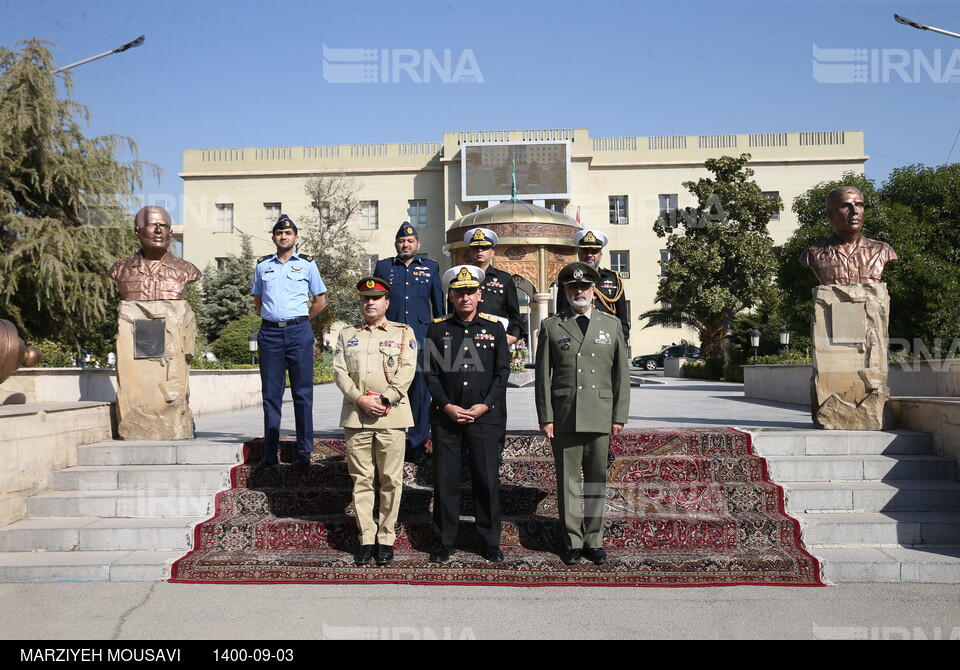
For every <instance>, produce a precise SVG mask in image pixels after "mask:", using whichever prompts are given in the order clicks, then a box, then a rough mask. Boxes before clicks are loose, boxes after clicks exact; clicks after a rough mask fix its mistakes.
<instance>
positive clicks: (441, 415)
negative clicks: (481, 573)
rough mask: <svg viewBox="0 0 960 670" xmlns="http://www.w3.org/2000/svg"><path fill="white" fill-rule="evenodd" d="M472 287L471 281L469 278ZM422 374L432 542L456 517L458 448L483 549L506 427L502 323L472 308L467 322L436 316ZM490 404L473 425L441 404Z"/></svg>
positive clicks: (495, 509)
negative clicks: (427, 402)
mask: <svg viewBox="0 0 960 670" xmlns="http://www.w3.org/2000/svg"><path fill="white" fill-rule="evenodd" d="M474 285H475V284H474ZM424 374H425V375H426V378H427V386H428V388H429V389H430V395H431V398H432V403H431V406H430V421H431V424H432V427H433V460H434V506H433V524H434V533H435V535H436V539H437V542H438V544H441V545H447V546H452V545H453V544H454V542H455V541H456V537H457V531H458V529H459V523H460V473H461V467H462V458H461V449H464V448H465V449H466V450H467V462H468V463H469V466H470V472H471V479H472V482H473V497H474V505H475V507H476V524H477V530H478V531H479V533H480V536H481V537H482V538H483V541H484V542H485V543H486V545H487V546H488V547H490V546H497V545H499V543H500V500H499V491H500V475H499V464H498V457H499V455H500V440H501V437H502V435H503V433H504V431H505V430H506V421H507V411H506V405H505V403H506V390H507V379H508V377H509V376H510V350H509V347H508V346H507V338H506V333H505V332H504V329H503V324H502V323H500V321H499V320H498V319H496V318H495V317H492V316H489V315H486V314H478V315H477V317H476V318H475V319H474V320H473V321H461V320H460V319H459V318H457V317H456V316H455V315H447V316H445V317H443V318H441V319H437V320H435V322H434V323H433V324H431V325H430V328H429V330H428V331H427V342H426V351H425V352H424ZM450 403H452V404H454V405H458V406H460V407H463V408H470V407H472V406H473V405H476V404H478V403H483V404H485V405H487V406H488V407H489V408H490V411H488V412H487V413H486V414H483V415H482V416H480V417H478V418H477V419H476V421H475V422H474V423H469V424H458V423H456V422H455V421H453V420H452V419H451V418H450V417H449V416H448V415H447V414H446V412H444V411H443V407H444V406H446V405H447V404H450Z"/></svg>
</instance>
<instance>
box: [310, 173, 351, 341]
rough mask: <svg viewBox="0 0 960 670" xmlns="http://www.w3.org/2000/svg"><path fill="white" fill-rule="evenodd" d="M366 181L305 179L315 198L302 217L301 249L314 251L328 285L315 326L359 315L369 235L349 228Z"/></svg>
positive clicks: (320, 327)
mask: <svg viewBox="0 0 960 670" xmlns="http://www.w3.org/2000/svg"><path fill="white" fill-rule="evenodd" d="M361 188H362V184H360V183H359V182H357V181H356V179H354V178H352V177H349V176H346V175H344V174H334V175H325V176H320V177H311V178H310V179H307V181H306V183H305V184H304V191H305V192H306V194H307V196H308V197H309V199H310V208H309V210H308V212H307V214H306V216H304V217H302V218H301V220H300V222H298V228H299V231H300V232H299V235H298V237H299V238H300V249H301V250H303V251H306V252H307V253H310V254H313V256H314V260H316V262H317V267H318V268H319V269H320V276H321V277H322V278H323V283H324V285H325V286H326V287H327V307H326V309H324V310H323V312H321V313H320V316H319V317H318V318H317V323H316V325H315V326H314V329H315V330H318V331H319V332H320V333H327V332H329V330H330V327H331V325H332V324H333V323H334V322H336V321H347V322H351V321H355V320H356V319H357V318H358V316H359V311H358V310H359V307H358V306H359V301H358V299H357V292H356V285H357V282H358V281H360V278H361V277H362V276H363V275H364V274H365V272H366V270H365V265H364V263H365V260H366V258H367V252H366V249H365V244H366V242H367V240H366V238H365V237H363V236H361V235H358V234H357V233H355V232H354V231H353V230H352V229H351V228H350V221H351V219H353V218H354V215H355V214H356V213H357V211H358V210H359V209H360V201H359V200H358V199H357V193H358V192H359V190H360V189H361Z"/></svg>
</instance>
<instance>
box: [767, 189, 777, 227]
mask: <svg viewBox="0 0 960 670" xmlns="http://www.w3.org/2000/svg"><path fill="white" fill-rule="evenodd" d="M763 194H764V195H765V196H767V197H768V198H770V199H771V200H773V199H774V198H779V197H780V191H764V192H763ZM770 220H771V221H779V220H780V210H779V209H778V210H777V211H775V212H774V213H773V214H772V215H771V216H770Z"/></svg>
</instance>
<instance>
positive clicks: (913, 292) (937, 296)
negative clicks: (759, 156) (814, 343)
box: [777, 164, 960, 353]
mask: <svg viewBox="0 0 960 670" xmlns="http://www.w3.org/2000/svg"><path fill="white" fill-rule="evenodd" d="M844 185H850V186H856V187H857V188H859V189H860V190H861V191H862V192H863V195H864V202H865V204H866V211H865V213H864V225H863V231H864V235H866V236H867V237H870V238H873V239H878V240H882V241H884V242H887V243H888V244H890V245H891V246H892V247H893V248H894V250H895V251H896V252H897V255H898V256H899V259H898V260H897V261H894V262H893V263H890V265H888V266H887V267H885V268H884V271H883V279H884V281H885V282H886V284H887V290H888V291H889V293H890V330H889V332H890V337H891V338H896V339H902V340H906V341H908V342H910V346H911V348H912V347H913V343H914V341H915V340H920V341H921V342H923V344H924V346H925V347H927V348H928V349H930V350H934V349H936V348H937V347H936V345H937V342H938V341H939V343H940V345H941V347H942V348H943V349H944V351H943V352H942V353H946V350H948V349H949V347H950V343H951V342H952V340H953V338H955V337H956V336H957V334H958V333H960V301H957V299H956V296H958V295H960V231H958V229H957V225H956V222H957V220H960V164H952V165H943V166H940V167H936V168H928V167H924V166H922V165H910V166H906V167H903V168H898V169H896V170H894V171H893V172H892V173H891V174H890V177H889V178H888V180H887V181H886V182H885V183H884V184H883V186H881V188H879V189H876V188H875V187H874V184H873V182H871V181H870V180H868V179H866V178H865V177H864V176H863V175H857V174H853V173H847V174H845V175H843V177H842V178H841V179H839V180H836V181H830V182H823V183H820V184H817V185H816V186H814V187H812V188H811V189H809V190H808V191H807V192H806V193H804V194H803V195H801V196H800V197H798V198H797V199H796V200H795V201H794V204H793V210H794V212H796V213H797V217H798V219H799V221H800V226H799V227H798V228H797V230H796V231H795V232H794V234H793V236H791V238H790V239H789V240H788V241H787V242H786V243H785V244H784V245H783V248H782V249H780V250H778V254H777V257H778V265H779V274H778V284H779V285H780V287H781V289H782V290H783V293H784V301H783V303H784V306H783V312H784V314H785V315H787V317H788V318H789V320H790V324H791V328H794V327H796V328H804V329H807V328H808V327H809V323H810V318H811V316H812V314H813V304H812V301H811V289H812V288H813V287H815V286H816V285H817V280H816V277H815V276H814V274H813V273H812V272H810V270H809V269H807V268H804V267H802V266H801V265H800V263H799V257H800V254H801V253H803V250H804V249H806V248H807V247H808V246H810V245H811V244H813V243H815V242H818V241H819V240H822V239H825V238H827V237H829V236H830V234H831V233H832V230H831V228H830V223H829V221H828V220H827V218H826V215H825V214H824V201H825V199H826V195H827V193H829V192H830V191H831V190H832V189H833V188H835V187H837V186H844Z"/></svg>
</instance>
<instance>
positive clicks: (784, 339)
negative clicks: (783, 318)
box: [780, 324, 790, 351]
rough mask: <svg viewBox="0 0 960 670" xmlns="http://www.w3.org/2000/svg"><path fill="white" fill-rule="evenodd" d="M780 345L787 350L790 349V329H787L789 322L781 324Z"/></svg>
mask: <svg viewBox="0 0 960 670" xmlns="http://www.w3.org/2000/svg"><path fill="white" fill-rule="evenodd" d="M780 346H781V347H786V349H787V351H789V350H790V331H789V330H788V329H787V324H783V325H782V326H780Z"/></svg>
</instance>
